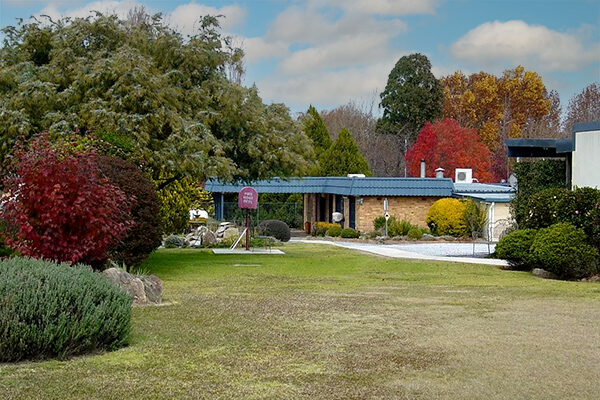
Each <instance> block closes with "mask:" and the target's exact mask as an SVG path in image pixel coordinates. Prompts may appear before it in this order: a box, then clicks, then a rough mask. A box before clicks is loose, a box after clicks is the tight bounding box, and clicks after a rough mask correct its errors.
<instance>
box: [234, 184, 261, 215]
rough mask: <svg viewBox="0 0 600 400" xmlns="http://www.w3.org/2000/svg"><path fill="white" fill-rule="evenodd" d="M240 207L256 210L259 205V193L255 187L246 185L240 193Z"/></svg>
mask: <svg viewBox="0 0 600 400" xmlns="http://www.w3.org/2000/svg"><path fill="white" fill-rule="evenodd" d="M238 207H239V208H249V209H251V210H255V209H256V208H257V207H258V193H257V192H256V190H255V189H254V188H251V187H248V186H246V187H245V188H242V190H240V193H239V194H238Z"/></svg>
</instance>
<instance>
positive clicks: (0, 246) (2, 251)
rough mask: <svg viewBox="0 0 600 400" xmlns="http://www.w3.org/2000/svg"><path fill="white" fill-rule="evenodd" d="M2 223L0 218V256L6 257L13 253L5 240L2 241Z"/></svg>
mask: <svg viewBox="0 0 600 400" xmlns="http://www.w3.org/2000/svg"><path fill="white" fill-rule="evenodd" d="M0 203H1V198H0ZM1 207H2V206H1V204H0V208H1ZM4 230H5V228H4V224H3V223H2V220H1V219H0V258H3V257H8V256H10V255H12V254H13V251H12V250H11V249H10V248H9V247H7V246H6V244H5V242H4V235H5V233H4Z"/></svg>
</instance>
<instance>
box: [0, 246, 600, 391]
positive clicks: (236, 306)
mask: <svg viewBox="0 0 600 400" xmlns="http://www.w3.org/2000/svg"><path fill="white" fill-rule="evenodd" d="M283 250H284V251H286V253H287V254H286V255H285V256H223V255H220V256H216V255H213V254H211V253H209V252H205V251H199V250H161V251H159V252H157V253H156V254H154V255H153V256H152V257H151V259H150V260H149V262H148V263H147V264H146V267H147V268H148V269H150V270H151V271H152V273H154V274H156V275H158V276H159V277H160V278H161V279H162V280H163V282H164V296H165V300H166V301H168V302H174V303H175V304H172V305H166V306H162V307H139V308H135V309H134V311H133V334H132V338H131V343H130V346H129V347H127V348H124V349H121V350H119V351H115V352H112V353H106V354H99V355H93V356H86V357H80V358H76V359H72V360H68V361H46V362H25V363H20V364H16V365H15V364H0V399H96V398H98V399H154V398H172V399H185V398H190V399H196V398H210V399H218V398H222V399H236V398H248V399H262V398H268V399H271V398H283V399H291V398H320V399H348V398H354V399H363V398H373V399H375V398H376V399H382V398H383V399H394V398H400V399H402V398H407V399H421V398H422V399H431V398H448V399H482V398H485V399H486V400H488V399H518V398H523V399H565V398H578V399H586V398H589V399H597V398H598V394H599V393H600V284H593V283H578V282H560V281H547V280H541V279H537V278H534V277H532V276H531V275H529V274H528V273H524V272H512V271H501V270H499V269H497V268H494V267H489V266H482V265H467V264H458V263H442V262H430V261H403V260H397V259H386V258H381V257H376V256H372V255H366V254H361V253H358V252H353V251H350V250H344V249H340V248H334V247H330V246H319V245H300V244H289V245H286V246H285V247H284V248H283Z"/></svg>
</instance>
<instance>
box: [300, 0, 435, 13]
mask: <svg viewBox="0 0 600 400" xmlns="http://www.w3.org/2000/svg"><path fill="white" fill-rule="evenodd" d="M310 3H311V5H312V6H313V7H322V6H337V7H340V8H342V9H343V10H344V11H346V12H349V13H358V14H370V15H390V16H400V15H409V14H433V13H434V11H435V7H436V6H437V4H438V1H436V0H312V1H311V2H310Z"/></svg>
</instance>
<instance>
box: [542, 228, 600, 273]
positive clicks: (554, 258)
mask: <svg viewBox="0 0 600 400" xmlns="http://www.w3.org/2000/svg"><path fill="white" fill-rule="evenodd" d="M586 241H587V237H586V235H585V233H584V232H583V230H582V229H578V228H576V227H575V226H573V225H571V224H569V223H562V222H561V223H558V224H554V225H552V226H550V227H549V228H544V229H540V230H539V232H538V233H537V235H536V237H535V239H534V241H533V243H532V245H531V254H532V256H533V259H534V261H535V263H536V265H538V266H539V267H541V268H543V269H545V270H546V271H550V272H552V273H554V274H556V275H557V276H558V277H559V278H563V279H571V278H576V279H578V278H585V277H588V276H590V275H593V274H595V273H597V272H598V252H597V251H596V249H594V248H593V247H592V246H590V245H589V244H587V243H586Z"/></svg>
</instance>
